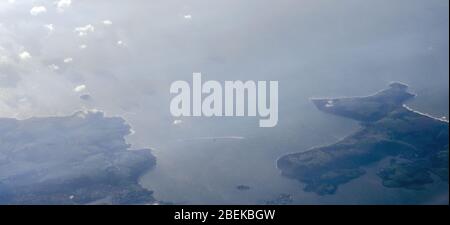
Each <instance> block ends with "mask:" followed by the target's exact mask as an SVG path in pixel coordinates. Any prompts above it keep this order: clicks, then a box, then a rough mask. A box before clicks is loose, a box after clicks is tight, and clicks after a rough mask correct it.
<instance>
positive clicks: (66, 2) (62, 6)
mask: <svg viewBox="0 0 450 225" xmlns="http://www.w3.org/2000/svg"><path fill="white" fill-rule="evenodd" d="M71 4H72V1H71V0H60V1H58V2H56V8H57V9H58V12H64V10H66V9H67V8H69V7H70V5H71Z"/></svg>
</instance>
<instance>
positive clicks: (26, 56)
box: [19, 51, 31, 60]
mask: <svg viewBox="0 0 450 225" xmlns="http://www.w3.org/2000/svg"><path fill="white" fill-rule="evenodd" d="M19 58H20V59H22V60H27V59H30V58H31V54H30V53H29V52H27V51H23V52H21V53H20V54H19Z"/></svg>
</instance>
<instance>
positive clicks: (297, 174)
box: [277, 82, 449, 195]
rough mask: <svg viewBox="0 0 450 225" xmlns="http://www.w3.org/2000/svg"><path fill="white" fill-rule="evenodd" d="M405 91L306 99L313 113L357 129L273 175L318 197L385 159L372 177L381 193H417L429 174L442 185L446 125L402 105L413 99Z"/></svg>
mask: <svg viewBox="0 0 450 225" xmlns="http://www.w3.org/2000/svg"><path fill="white" fill-rule="evenodd" d="M407 89H408V86H407V85H405V84H402V83H398V82H395V83H391V84H390V85H389V87H388V88H387V89H384V90H381V91H379V92H377V93H376V94H374V95H370V96H364V97H348V98H319V99H312V102H313V103H314V105H315V106H316V107H317V108H318V109H319V110H321V111H323V112H326V113H330V114H334V115H338V116H342V117H347V118H351V119H353V120H357V121H359V122H360V124H361V128H360V129H359V130H358V131H357V132H355V133H354V134H352V135H350V136H348V137H346V138H344V139H343V140H341V141H339V142H337V143H335V144H331V145H327V146H323V147H316V148H312V149H310V150H308V151H305V152H299V153H293V154H288V155H284V156H282V157H280V158H279V159H278V161H277V167H278V169H280V170H281V172H282V175H284V176H287V177H289V178H293V179H296V180H298V181H300V182H302V183H304V184H305V188H304V190H305V191H308V192H315V193H317V194H319V195H326V194H334V193H335V192H336V190H337V189H338V186H339V185H341V184H344V183H347V182H349V181H350V180H352V179H356V178H358V177H360V176H362V175H364V174H365V170H364V169H363V167H364V166H367V165H369V164H371V163H374V162H378V161H380V160H382V159H385V158H388V157H390V158H392V160H391V161H390V163H389V165H387V166H386V167H385V168H381V170H380V171H379V173H378V176H379V177H380V178H381V182H382V183H383V185H384V186H385V187H391V188H394V187H395V188H407V189H422V188H425V185H426V184H429V183H432V182H433V178H432V176H431V174H435V175H436V176H437V177H439V178H440V179H442V180H444V181H447V182H448V167H449V164H448V152H449V130H448V129H449V128H448V121H444V120H441V119H437V118H433V117H431V116H428V115H425V114H423V113H419V112H416V111H413V110H411V109H409V108H408V107H406V106H405V105H403V104H404V102H405V101H407V100H409V99H411V98H413V97H414V96H415V95H413V94H411V93H409V92H408V91H407Z"/></svg>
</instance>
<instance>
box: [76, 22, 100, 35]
mask: <svg viewBox="0 0 450 225" xmlns="http://www.w3.org/2000/svg"><path fill="white" fill-rule="evenodd" d="M94 30H95V28H94V26H92V25H91V24H88V25H86V26H84V27H76V28H75V30H74V31H75V32H77V33H78V36H80V37H82V36H86V35H87V34H88V33H90V32H94Z"/></svg>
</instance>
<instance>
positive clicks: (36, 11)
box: [30, 6, 47, 16]
mask: <svg viewBox="0 0 450 225" xmlns="http://www.w3.org/2000/svg"><path fill="white" fill-rule="evenodd" d="M46 12H47V9H46V8H45V7H44V6H34V7H33V8H31V10H30V14H31V15H32V16H37V15H39V14H42V13H46Z"/></svg>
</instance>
